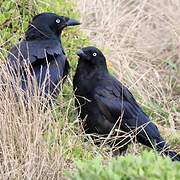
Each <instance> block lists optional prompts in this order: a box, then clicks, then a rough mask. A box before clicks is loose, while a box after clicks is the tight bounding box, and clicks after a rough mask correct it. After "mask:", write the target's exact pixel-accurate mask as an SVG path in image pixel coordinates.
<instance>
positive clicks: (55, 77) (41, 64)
mask: <svg viewBox="0 0 180 180" xmlns="http://www.w3.org/2000/svg"><path fill="white" fill-rule="evenodd" d="M79 24H80V23H79V22H78V21H76V20H74V19H70V18H68V17H64V16H58V15H56V14H54V13H42V14H39V15H37V16H35V17H34V18H33V20H32V22H31V23H29V26H28V29H27V31H26V33H25V40H24V41H22V42H20V43H19V44H17V45H16V46H14V47H13V48H12V49H11V50H10V52H9V55H8V62H9V70H10V72H11V75H12V76H13V77H14V78H15V79H16V78H17V76H20V78H21V84H22V89H23V90H24V91H27V90H28V89H29V88H30V86H33V84H32V82H31V83H30V82H28V77H27V76H28V75H27V67H28V68H29V69H30V71H31V75H33V76H34V75H35V77H36V79H37V84H38V86H39V88H40V91H41V95H43V96H44V97H47V94H48V95H50V97H53V98H56V97H57V96H58V94H59V92H60V90H61V86H62V83H63V82H64V80H65V78H66V75H67V74H68V72H69V63H68V61H67V59H66V55H65V53H64V50H63V47H62V44H61V32H62V30H63V29H64V28H65V27H67V26H72V25H79ZM43 84H44V88H42V85H43Z"/></svg>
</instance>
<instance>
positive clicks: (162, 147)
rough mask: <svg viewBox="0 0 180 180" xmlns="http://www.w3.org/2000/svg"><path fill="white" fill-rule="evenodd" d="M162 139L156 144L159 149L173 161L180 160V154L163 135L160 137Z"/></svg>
mask: <svg viewBox="0 0 180 180" xmlns="http://www.w3.org/2000/svg"><path fill="white" fill-rule="evenodd" d="M160 139H161V142H160V143H158V144H157V145H156V147H157V150H158V151H159V152H162V153H163V154H165V155H166V156H169V157H170V158H171V159H172V161H180V155H179V154H177V153H176V152H174V151H173V150H172V149H171V148H170V147H169V145H168V144H167V143H166V142H165V140H164V139H163V138H162V137H160Z"/></svg>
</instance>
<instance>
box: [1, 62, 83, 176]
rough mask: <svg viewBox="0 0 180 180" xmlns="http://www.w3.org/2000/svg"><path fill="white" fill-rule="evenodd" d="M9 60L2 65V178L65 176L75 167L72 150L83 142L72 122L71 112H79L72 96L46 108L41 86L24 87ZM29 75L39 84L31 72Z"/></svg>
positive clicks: (34, 82) (29, 77) (69, 95)
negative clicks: (24, 88)
mask: <svg viewBox="0 0 180 180" xmlns="http://www.w3.org/2000/svg"><path fill="white" fill-rule="evenodd" d="M6 62H7V61H5V60H3V61H1V64H0V78H1V77H3V82H2V79H1V80H0V81H1V83H0V129H1V131H0V179H62V178H63V177H64V169H67V168H68V169H69V168H72V167H71V163H72V160H73V158H72V156H73V155H72V156H71V154H72V151H73V149H75V148H76V147H78V146H80V145H81V144H82V138H81V135H82V134H81V133H82V131H80V132H78V131H79V130H80V129H77V126H75V125H74V123H71V122H69V117H70V115H69V114H70V113H71V114H72V112H73V113H74V117H75V115H76V113H75V109H74V107H72V101H73V95H72V94H68V98H69V101H63V100H62V101H58V102H53V101H52V107H51V108H50V107H47V106H45V105H46V104H48V102H47V100H46V99H42V97H41V96H40V89H39V88H35V86H34V88H33V89H31V88H30V87H32V86H31V85H30V86H29V91H26V92H24V91H23V90H22V89H21V81H20V79H21V78H20V77H17V78H16V81H15V80H14V78H12V76H11V75H10V74H9V73H8V69H7V63H6ZM27 69H28V68H27ZM12 71H13V70H12ZM27 77H28V81H29V83H30V82H31V80H32V82H33V84H34V85H35V84H37V83H36V80H35V78H34V77H33V76H31V75H30V72H28V74H27ZM30 79H31V80H30ZM42 88H43V86H42ZM15 92H16V93H15ZM25 95H26V98H24V97H25ZM17 97H18V100H17ZM60 98H61V99H63V98H64V97H63V96H62V94H60ZM50 100H52V99H50V98H49V100H48V101H50ZM75 132H76V133H77V134H78V135H77V134H76V133H75ZM84 147H85V148H84V151H86V143H84ZM81 153H82V154H83V150H82V152H81ZM79 154H80V153H79ZM82 154H81V155H82Z"/></svg>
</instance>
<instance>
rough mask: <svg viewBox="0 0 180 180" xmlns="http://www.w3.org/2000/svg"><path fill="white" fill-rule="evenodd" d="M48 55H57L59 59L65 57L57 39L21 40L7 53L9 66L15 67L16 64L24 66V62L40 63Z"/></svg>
mask: <svg viewBox="0 0 180 180" xmlns="http://www.w3.org/2000/svg"><path fill="white" fill-rule="evenodd" d="M48 55H52V56H54V55H59V56H61V59H64V60H65V59H66V56H65V53H64V50H63V48H62V45H61V43H60V41H58V40H41V41H38V40H34V41H22V42H21V43H19V44H17V45H16V46H14V47H13V48H12V49H11V50H10V52H9V55H8V60H9V61H10V64H11V66H13V68H14V69H16V68H17V67H18V66H20V67H22V68H23V67H24V66H25V65H26V64H29V63H31V64H33V63H40V62H37V61H41V60H44V59H45V58H46V57H47V56H48Z"/></svg>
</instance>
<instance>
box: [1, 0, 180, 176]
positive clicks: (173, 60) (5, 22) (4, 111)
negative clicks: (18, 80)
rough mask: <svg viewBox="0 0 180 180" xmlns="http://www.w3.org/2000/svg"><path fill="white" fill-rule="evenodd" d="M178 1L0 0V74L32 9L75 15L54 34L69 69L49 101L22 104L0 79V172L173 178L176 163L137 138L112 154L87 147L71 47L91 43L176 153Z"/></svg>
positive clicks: (179, 120) (179, 118) (179, 125)
mask: <svg viewBox="0 0 180 180" xmlns="http://www.w3.org/2000/svg"><path fill="white" fill-rule="evenodd" d="M179 7H180V1H179V0H159V1H156V0H74V1H69V0H45V1H40V0H31V1H29V0H10V1H9V0H0V59H1V66H0V75H1V73H3V75H4V74H6V72H5V69H4V62H5V59H6V57H7V51H8V50H9V49H10V48H11V47H12V46H14V45H15V44H16V43H18V42H19V40H21V39H23V37H24V31H25V30H26V28H27V25H28V22H29V21H31V19H32V17H33V16H34V15H35V14H38V13H41V12H54V13H57V14H60V15H65V16H69V17H71V18H75V19H79V20H80V21H81V22H82V25H81V27H80V28H78V27H72V28H67V29H66V30H65V31H64V33H63V35H62V43H63V47H64V48H65V52H66V54H67V56H68V60H69V61H70V64H71V67H72V68H71V74H70V76H69V78H68V81H67V82H66V84H65V86H64V88H63V91H62V93H61V94H60V96H59V98H58V100H57V102H56V103H55V104H54V106H53V107H52V108H49V109H48V110H47V111H46V112H44V111H43V110H39V108H38V107H40V106H41V104H40V101H38V98H39V97H38V95H37V97H35V98H34V99H33V101H32V99H31V101H29V103H30V105H31V108H30V109H28V110H27V109H26V108H25V107H24V103H23V96H22V92H21V89H20V88H19V91H18V93H19V97H20V101H19V103H17V102H16V101H15V98H12V99H9V98H7V97H8V94H7V93H5V92H4V91H3V90H2V84H1V87H0V129H1V131H0V177H1V179H8V178H9V179H67V178H70V179H88V178H89V179H120V178H121V179H180V172H178V168H179V164H178V163H172V162H171V161H170V160H169V158H167V159H166V160H163V159H162V158H161V157H159V156H158V155H157V154H155V153H154V152H153V153H152V152H149V151H150V150H149V149H147V148H145V147H142V146H141V145H138V144H132V145H131V146H130V147H129V150H128V152H127V154H126V155H127V156H125V157H119V158H118V159H114V158H113V157H112V152H111V149H110V148H109V147H103V148H100V147H96V146H94V144H93V142H92V140H91V138H89V136H88V135H85V134H84V132H83V131H82V128H81V126H80V125H78V124H76V123H74V121H75V120H76V119H77V117H78V114H77V112H76V109H75V107H74V96H73V91H72V78H73V74H74V71H75V68H76V65H77V57H76V55H75V52H76V50H78V49H80V48H82V47H84V46H87V45H94V44H96V46H97V47H99V48H101V49H103V52H104V53H105V55H106V56H107V59H108V60H109V61H110V65H109V69H110V71H111V72H112V73H113V74H114V75H115V76H116V77H117V78H118V79H119V80H120V81H121V82H122V83H123V84H125V85H126V86H127V87H128V88H129V89H130V90H131V92H132V93H133V94H134V96H135V97H136V99H137V101H138V102H139V104H140V105H141V106H142V107H143V109H144V110H145V112H146V113H147V114H148V115H149V116H150V118H151V119H152V121H153V122H154V123H156V124H157V125H158V127H159V129H160V131H161V134H162V135H163V136H164V137H165V139H166V140H167V141H168V142H169V144H170V145H171V147H172V148H173V149H174V150H176V151H177V152H180V142H179V140H180V46H179V44H180V43H179V42H180V17H179V16H180V11H179ZM6 87H7V88H9V92H11V91H12V89H11V87H10V86H9V84H6ZM135 162H136V163H135Z"/></svg>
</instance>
